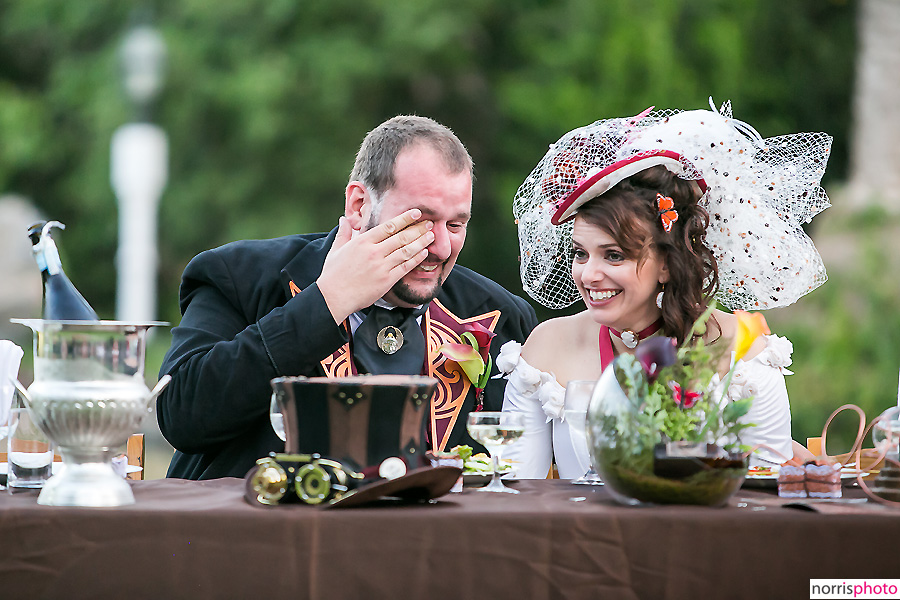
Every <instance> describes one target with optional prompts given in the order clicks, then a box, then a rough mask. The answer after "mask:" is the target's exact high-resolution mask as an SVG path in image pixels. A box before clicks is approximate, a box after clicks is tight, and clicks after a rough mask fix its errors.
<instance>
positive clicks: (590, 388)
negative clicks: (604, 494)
mask: <svg viewBox="0 0 900 600" xmlns="http://www.w3.org/2000/svg"><path fill="white" fill-rule="evenodd" d="M596 385H597V382H596V381H593V380H574V381H570V382H569V383H568V384H566V398H565V417H566V421H567V422H568V423H569V432H570V435H572V439H573V441H575V440H577V444H576V447H577V448H579V449H581V450H582V451H583V452H584V453H585V456H586V457H587V460H588V468H587V472H586V473H585V474H584V475H582V476H581V477H579V478H578V479H575V480H573V481H572V483H577V484H580V485H603V480H602V479H600V475H598V474H597V471H596V470H594V465H593V461H592V460H591V450H590V440H589V439H588V437H587V410H588V406H589V405H590V403H591V397H592V396H593V394H594V386H596Z"/></svg>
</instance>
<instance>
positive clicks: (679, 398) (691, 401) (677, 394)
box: [669, 381, 703, 408]
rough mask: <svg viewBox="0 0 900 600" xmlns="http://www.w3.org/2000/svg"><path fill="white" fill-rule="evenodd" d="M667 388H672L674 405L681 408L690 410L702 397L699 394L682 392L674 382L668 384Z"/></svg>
mask: <svg viewBox="0 0 900 600" xmlns="http://www.w3.org/2000/svg"><path fill="white" fill-rule="evenodd" d="M669 387H670V388H672V393H673V397H674V399H675V404H677V405H678V406H680V407H682V408H691V407H692V406H694V405H695V404H696V403H697V400H699V399H700V398H701V397H702V396H703V394H701V393H700V392H683V391H682V389H681V386H680V385H678V384H677V383H675V382H674V381H670V382H669Z"/></svg>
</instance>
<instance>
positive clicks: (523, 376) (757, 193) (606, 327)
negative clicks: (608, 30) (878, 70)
mask: <svg viewBox="0 0 900 600" xmlns="http://www.w3.org/2000/svg"><path fill="white" fill-rule="evenodd" d="M767 142H769V141H768V140H763V139H762V138H761V137H760V136H759V134H757V133H756V132H755V131H754V130H753V129H752V128H751V127H749V126H748V125H746V124H745V123H742V122H740V121H736V120H734V119H733V118H732V117H731V109H730V105H728V104H727V103H726V105H724V106H723V107H722V109H721V110H720V111H715V110H713V111H706V110H700V111H688V112H673V111H663V112H658V113H650V112H649V109H648V111H645V112H644V113H642V114H641V115H638V116H637V117H633V118H630V119H609V120H605V121H597V122H596V123H593V124H591V125H589V126H587V127H582V128H580V129H576V130H574V131H572V132H570V133H568V134H566V136H564V137H563V138H562V139H560V141H559V142H557V143H556V144H554V145H553V146H551V149H550V151H549V152H548V153H547V155H546V156H545V157H544V158H543V159H542V161H541V162H540V163H539V164H538V166H537V167H536V168H535V170H534V171H533V172H532V174H531V175H530V176H529V178H528V179H526V181H525V183H523V185H522V186H521V187H520V189H519V191H518V193H517V195H516V200H515V206H514V211H515V213H516V217H517V223H518V225H519V241H520V246H521V256H522V279H523V285H524V287H525V289H526V291H528V292H529V294H530V295H532V296H533V297H534V298H535V299H536V300H538V301H539V302H541V303H542V304H544V305H546V306H548V307H551V308H561V307H563V306H566V305H568V304H571V303H572V302H574V301H576V300H578V299H580V300H581V301H582V302H583V303H584V305H585V308H586V310H584V311H582V312H579V313H577V314H574V315H571V316H564V317H559V318H555V319H551V320H549V321H546V322H544V323H542V324H541V325H539V326H538V327H537V328H536V329H535V330H534V331H533V332H532V334H531V336H530V337H529V338H528V340H527V341H526V343H525V345H524V346H520V345H519V344H517V343H515V342H509V343H507V344H506V345H504V346H503V348H502V349H501V352H500V356H499V357H498V360H497V365H498V368H499V369H500V370H501V372H503V373H505V374H506V376H507V378H508V383H507V387H506V395H505V398H504V404H503V410H507V411H518V412H523V413H525V414H526V416H527V424H526V433H525V435H524V436H523V438H522V439H521V440H520V441H519V442H518V443H516V444H514V445H513V446H511V447H510V448H509V449H508V450H506V451H505V452H504V458H507V459H511V460H513V461H515V462H516V463H517V474H518V476H519V477H522V478H543V477H546V476H547V474H548V472H549V470H550V467H551V464H552V462H553V461H554V459H555V464H556V465H557V467H558V471H559V475H560V477H562V478H576V477H580V476H582V475H584V473H585V471H586V470H587V469H588V467H589V466H590V460H589V458H588V456H587V450H586V445H585V444H584V442H583V441H580V442H579V436H577V435H576V436H573V435H572V429H571V427H570V424H569V423H568V422H566V420H565V406H564V398H565V387H566V384H567V383H568V382H570V381H576V380H596V379H598V378H599V377H600V374H601V372H602V370H603V369H604V368H605V367H606V365H607V364H609V363H610V362H611V361H612V360H613V358H614V357H615V356H616V355H618V354H621V353H623V352H634V348H635V347H636V346H637V344H638V343H639V342H640V341H641V340H643V339H645V338H647V337H649V336H652V335H666V336H670V337H673V338H675V339H677V340H678V342H679V344H681V343H683V342H684V341H685V338H686V337H687V336H688V335H690V332H691V327H692V325H693V323H694V321H695V320H696V319H697V318H698V317H699V316H700V315H701V314H702V313H703V312H704V311H705V310H706V308H707V307H708V306H709V303H710V302H711V301H712V300H713V299H714V298H715V299H717V300H718V302H719V303H721V304H722V305H724V306H726V307H727V308H729V309H731V310H735V309H743V310H761V309H766V308H774V307H778V306H786V305H788V304H791V303H793V302H794V301H796V300H797V299H798V298H799V297H800V296H802V295H803V294H805V293H807V292H809V291H811V290H812V289H815V287H817V286H818V285H821V283H823V282H824V281H825V271H824V267H823V266H822V263H821V259H820V258H819V255H818V253H817V252H816V250H815V247H814V246H813V244H812V241H811V240H810V239H809V238H808V237H807V236H806V234H805V233H804V232H803V230H802V228H801V227H800V225H801V224H802V223H803V222H806V221H808V220H809V219H811V218H812V216H813V215H815V214H816V213H818V212H819V211H821V210H822V209H824V208H825V207H827V206H828V203H827V197H826V196H825V194H824V191H822V189H821V188H820V187H819V181H820V180H821V176H822V173H823V172H824V167H825V162H826V161H827V155H828V151H829V148H830V142H831V138H830V137H829V136H827V135H825V134H797V135H795V136H783V137H781V138H778V140H777V144H775V143H771V142H770V143H767ZM786 174H787V175H789V177H786V176H785V175H786ZM736 321H737V319H736V317H735V316H734V315H733V314H731V313H729V312H725V311H723V310H715V311H714V312H713V314H712V317H711V318H710V320H709V321H708V326H707V328H706V331H705V332H704V333H703V335H702V338H703V340H704V341H705V342H706V343H707V344H716V345H718V344H727V345H728V346H729V347H730V346H731V345H732V342H733V339H734V336H735V331H736ZM791 352H792V346H791V343H790V342H789V341H788V340H786V339H785V338H782V337H778V336H776V335H768V336H764V337H760V338H758V339H757V340H756V342H755V343H754V345H753V347H752V348H751V349H750V351H749V352H748V353H747V354H746V355H745V356H744V357H743V358H742V360H740V361H738V364H737V365H736V370H735V374H734V377H733V379H732V382H731V384H730V386H729V389H728V395H727V397H728V398H730V399H738V398H742V397H747V396H753V398H754V400H753V405H752V409H751V410H750V412H749V413H748V414H747V415H746V416H745V417H744V418H745V419H746V422H749V423H754V424H755V426H754V427H752V428H750V429H748V430H746V431H745V432H744V434H743V435H742V439H741V441H742V442H743V443H745V444H747V445H750V446H756V445H759V444H761V445H763V447H761V448H759V449H758V450H757V451H756V452H755V453H754V455H753V456H752V457H751V463H756V464H780V463H784V462H786V461H788V460H790V462H802V460H805V459H806V458H808V457H811V456H812V455H811V454H809V453H807V452H805V449H803V447H802V446H800V445H799V444H796V443H795V442H793V441H792V439H791V415H790V405H789V402H788V395H787V389H786V387H785V381H784V376H785V375H787V374H790V371H788V370H787V367H788V366H789V365H790V364H791ZM726 354H727V353H726ZM729 359H730V356H728V355H726V356H725V358H723V363H722V364H721V367H720V371H721V374H723V375H724V373H725V372H726V371H728V369H729V367H730V365H731V363H730V360H729Z"/></svg>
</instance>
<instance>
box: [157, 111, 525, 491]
mask: <svg viewBox="0 0 900 600" xmlns="http://www.w3.org/2000/svg"><path fill="white" fill-rule="evenodd" d="M471 205H472V159H471V157H470V156H469V154H468V152H467V151H466V149H465V147H464V146H463V145H462V143H461V142H460V141H459V139H457V137H456V136H455V135H454V134H453V133H452V132H451V131H450V130H449V129H447V128H446V127H444V126H442V125H440V124H438V123H436V122H434V121H432V120H431V119H427V118H424V117H416V116H400V117H394V118H393V119H390V120H388V121H386V122H385V123H383V124H381V125H380V126H378V127H376V128H375V129H374V130H372V131H371V132H369V134H368V135H367V136H366V138H365V140H364V141H363V143H362V146H361V147H360V150H359V153H358V154H357V157H356V164H355V165H354V168H353V172H352V173H351V175H350V182H349V183H348V184H347V188H346V192H345V205H344V216H343V217H341V218H340V222H339V224H338V226H337V227H336V228H335V229H333V230H332V231H331V232H330V233H328V234H324V233H318V234H308V235H294V236H287V237H284V238H278V239H273V240H253V241H239V242H234V243H231V244H227V245H225V246H223V247H221V248H217V249H214V250H209V251H207V252H203V253H201V254H199V255H198V256H197V257H195V258H194V259H193V260H192V261H191V262H190V264H188V266H187V268H186V269H185V272H184V276H183V279H182V284H181V292H180V300H181V311H182V314H183V317H182V320H181V323H180V325H179V326H178V327H176V328H175V329H173V331H172V335H173V339H172V346H171V348H170V349H169V352H168V354H167V355H166V357H165V359H164V361H163V365H162V368H161V370H160V376H162V375H163V374H166V373H168V374H170V375H172V382H171V383H170V384H169V386H168V388H167V389H166V390H165V391H164V392H163V394H162V395H161V396H160V398H159V400H158V402H157V415H158V420H159V425H160V429H161V431H162V433H163V435H165V437H166V439H168V440H169V442H170V443H171V444H172V445H173V446H174V447H175V448H176V450H177V451H176V453H175V456H174V457H173V459H172V463H171V465H170V467H169V472H168V476H169V477H181V478H188V479H209V478H215V477H225V476H235V477H241V476H243V475H244V474H245V473H246V472H247V471H248V470H249V469H250V468H251V467H252V466H253V464H254V462H255V461H256V460H257V459H258V458H260V457H263V456H266V455H267V454H268V453H269V452H270V451H273V450H274V451H280V450H283V448H284V445H283V443H282V442H281V441H280V440H279V439H278V437H277V436H276V435H275V433H274V431H273V429H272V426H271V424H270V422H269V398H270V396H271V391H272V390H271V387H270V384H269V382H270V380H271V379H273V378H275V377H281V376H291V375H306V376H322V375H327V376H335V377H339V376H346V375H349V374H353V373H402V374H424V375H429V376H432V377H435V378H436V379H438V382H439V384H438V390H437V392H436V393H435V395H434V399H433V401H432V406H431V410H430V422H429V427H428V440H429V445H430V447H431V448H432V449H434V450H444V449H449V448H451V447H452V446H454V445H456V444H470V445H475V444H474V442H473V441H472V440H471V438H470V437H469V436H468V433H467V432H466V425H465V422H466V416H467V414H468V413H469V412H470V411H471V410H474V409H475V407H476V405H477V404H479V403H482V402H483V406H484V407H485V408H486V409H488V410H500V407H501V405H502V399H503V388H504V382H503V381H502V380H491V381H490V382H489V383H488V384H487V385H486V386H485V388H484V390H480V389H476V388H475V386H474V385H473V382H471V381H470V380H469V379H468V378H467V377H466V376H465V375H464V373H463V371H462V369H461V368H460V367H459V365H458V364H456V363H455V362H453V361H452V360H449V359H446V358H445V357H444V356H443V355H442V354H441V352H440V351H439V350H438V349H439V348H440V347H441V345H443V344H445V343H448V342H449V343H461V341H462V339H463V338H462V334H463V333H464V332H466V331H471V330H473V328H478V327H479V326H480V327H484V328H486V329H488V330H490V331H491V332H493V333H494V334H495V337H494V339H493V340H492V341H491V343H490V353H491V355H492V356H493V357H494V358H496V355H497V352H498V351H499V348H500V346H501V345H502V344H503V343H505V342H506V341H509V340H516V341H519V342H524V341H525V338H527V337H528V334H529V332H530V331H531V329H532V328H533V327H534V325H535V324H536V318H535V314H534V309H533V308H532V307H531V306H530V305H529V304H528V303H527V302H525V301H524V300H523V299H521V298H519V297H517V296H514V295H513V294H511V293H509V292H508V291H506V290H505V289H503V288H502V287H500V286H499V285H497V284H496V283H494V282H492V281H491V280H489V279H487V278H485V277H483V276H481V275H479V274H477V273H475V272H473V271H471V270H469V269H466V268H465V267H461V266H455V264H456V259H457V257H458V256H459V252H460V250H461V249H462V247H463V244H464V242H465V238H466V226H467V224H468V221H469V218H470V216H471ZM482 339H484V336H482Z"/></svg>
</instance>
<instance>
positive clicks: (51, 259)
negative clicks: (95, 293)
mask: <svg viewBox="0 0 900 600" xmlns="http://www.w3.org/2000/svg"><path fill="white" fill-rule="evenodd" d="M53 227H59V228H60V229H65V228H66V226H65V225H63V224H62V223H60V222H59V221H49V222H47V221H39V222H38V223H35V224H34V225H32V226H31V227H29V228H28V237H29V238H31V244H32V247H31V251H32V253H33V254H34V260H35V261H37V264H38V267H40V269H41V279H42V280H43V282H44V302H43V318H44V319H49V320H59V321H97V320H99V318H98V317H97V313H95V312H94V309H93V308H91V305H90V304H88V302H87V300H85V299H84V297H83V296H82V295H81V294H80V293H79V292H78V290H77V289H76V288H75V286H74V285H73V284H72V282H71V281H69V278H68V277H66V273H65V271H63V268H62V263H61V262H60V260H59V250H57V248H56V242H54V241H53V237H52V236H51V235H50V230H51V229H52V228H53Z"/></svg>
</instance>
